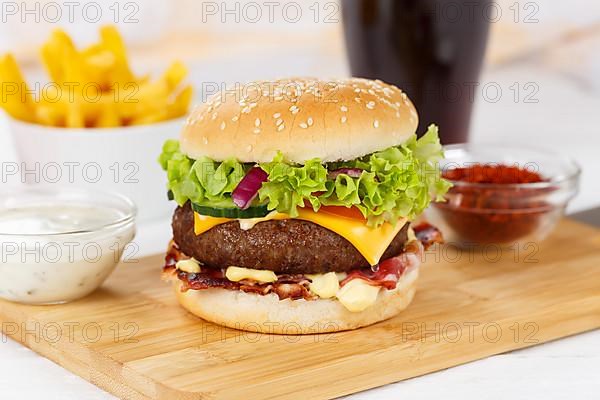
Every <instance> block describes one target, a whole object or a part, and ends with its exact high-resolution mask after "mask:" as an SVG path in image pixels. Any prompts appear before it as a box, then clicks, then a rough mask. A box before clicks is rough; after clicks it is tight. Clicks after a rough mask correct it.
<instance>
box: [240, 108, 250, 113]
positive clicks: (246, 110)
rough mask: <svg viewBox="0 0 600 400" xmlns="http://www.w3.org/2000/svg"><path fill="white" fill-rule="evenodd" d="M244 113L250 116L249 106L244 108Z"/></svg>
mask: <svg viewBox="0 0 600 400" xmlns="http://www.w3.org/2000/svg"><path fill="white" fill-rule="evenodd" d="M242 113H244V114H249V113H250V107H248V106H246V107H244V109H243V110H242Z"/></svg>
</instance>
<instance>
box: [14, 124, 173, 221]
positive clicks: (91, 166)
mask: <svg viewBox="0 0 600 400" xmlns="http://www.w3.org/2000/svg"><path fill="white" fill-rule="evenodd" d="M183 121H184V119H183V118H179V119H175V120H170V121H165V122H161V123H157V124H151V125H140V126H131V127H122V128H85V129H84V128H82V129H79V128H55V127H48V126H42V125H37V124H30V123H26V122H22V121H17V120H14V119H12V118H11V119H10V120H9V127H10V131H11V132H12V135H13V140H14V143H15V146H16V149H17V154H18V157H19V160H20V165H19V166H18V168H16V172H15V176H12V178H13V179H19V180H20V181H22V182H25V183H29V184H33V183H38V184H62V185H65V184H68V185H72V186H74V187H78V188H83V189H93V190H104V191H106V190H108V191H113V192H118V193H121V194H124V195H125V196H127V197H129V198H130V199H131V200H133V202H134V203H135V204H136V206H137V208H138V220H151V219H156V218H159V217H164V216H167V215H169V214H170V213H171V212H172V210H173V206H172V204H171V202H169V201H167V190H166V186H165V184H166V177H165V173H164V171H162V169H161V168H160V165H158V162H157V159H158V156H159V155H160V152H161V149H162V145H163V143H164V141H165V140H167V139H170V138H177V137H179V133H180V131H181V127H182V125H183ZM13 169H14V168H13Z"/></svg>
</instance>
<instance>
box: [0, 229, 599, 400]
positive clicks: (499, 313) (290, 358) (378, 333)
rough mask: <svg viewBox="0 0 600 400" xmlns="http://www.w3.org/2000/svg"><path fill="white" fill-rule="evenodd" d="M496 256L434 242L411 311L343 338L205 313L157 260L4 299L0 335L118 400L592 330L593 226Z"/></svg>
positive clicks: (359, 385)
mask: <svg viewBox="0 0 600 400" xmlns="http://www.w3.org/2000/svg"><path fill="white" fill-rule="evenodd" d="M459 257H460V259H459ZM497 257H498V255H497V254H496V252H495V251H494V250H493V249H488V254H487V255H485V256H484V255H483V254H481V252H478V251H476V252H470V253H457V252H456V251H455V250H452V249H451V248H449V247H444V248H441V249H438V250H437V251H430V252H428V253H427V255H426V259H425V262H426V264H425V265H424V266H423V268H422V271H421V279H420V285H419V291H418V292H417V295H416V297H415V300H414V302H413V304H412V305H411V307H409V308H408V310H406V311H405V312H404V313H403V314H401V315H400V316H398V317H396V318H393V319H391V320H389V321H386V322H382V323H379V324H376V325H374V326H371V327H368V328H363V329H360V330H357V331H352V332H343V333H337V334H323V335H315V336H304V337H299V336H271V335H260V334H254V333H245V332H241V331H235V330H232V329H226V328H221V327H217V326H214V325H212V324H209V323H206V322H203V321H202V320H199V319H197V318H195V317H194V316H192V315H190V314H187V313H186V312H185V311H184V310H183V309H181V308H180V307H178V305H177V304H176V302H175V301H174V298H173V295H172V293H171V291H170V288H169V286H168V285H167V284H165V283H163V282H161V280H160V279H159V274H160V269H161V266H162V256H154V257H149V258H144V259H141V260H139V262H138V263H128V264H123V265H121V267H120V268H119V269H118V270H117V272H115V274H114V275H113V276H112V277H111V278H110V279H109V281H108V282H107V283H106V284H105V285H104V287H103V288H102V289H100V290H99V291H97V292H96V293H95V294H93V295H92V296H90V297H88V298H86V299H84V300H81V301H78V302H74V303H71V304H67V305H61V306H47V307H33V306H23V305H17V304H12V303H8V302H0V320H1V321H2V329H3V330H4V332H5V333H6V334H7V335H9V336H11V337H12V338H14V339H15V340H18V341H20V342H21V343H23V344H24V345H26V346H28V347H30V348H32V349H33V350H35V351H36V352H38V353H40V354H42V355H43V356H45V357H47V358H49V359H51V360H53V361H55V362H56V363H58V364H60V365H62V366H63V367H65V368H67V369H69V370H70V371H72V372H74V373H76V374H78V375H80V376H82V377H84V378H85V379H87V380H89V381H90V382H92V383H94V384H96V385H98V386H99V387H101V388H103V389H105V390H107V391H109V392H111V393H113V394H115V395H117V396H119V397H122V398H126V399H201V398H202V399H204V398H252V399H259V398H294V399H297V398H311V399H312V398H332V397H338V396H342V395H346V394H350V393H354V392H357V391H360V390H365V389H368V388H372V387H376V386H380V385H384V384H387V383H391V382H396V381H400V380H403V379H407V378H410V377H414V376H418V375H423V374H426V373H429V372H432V371H437V370H440V369H443V368H448V367H452V366H455V365H459V364H462V363H466V362H469V361H473V360H477V359H480V358H484V357H487V356H490V355H493V354H498V353H502V352H506V351H509V350H514V349H518V348H522V347H527V346H531V345H535V344H538V343H543V342H547V341H549V340H553V339H558V338H561V337H565V336H569V335H573V334H576V333H580V332H583V331H587V330H591V329H595V328H598V327H600V231H599V230H596V229H594V228H592V227H589V226H586V225H582V224H579V223H576V222H573V221H569V220H565V221H563V222H561V224H560V226H559V227H558V229H556V231H555V232H554V234H553V235H552V237H551V238H549V239H548V240H547V241H546V242H544V243H542V244H541V245H540V246H539V249H536V246H533V247H529V248H521V249H520V250H519V252H516V251H514V250H512V251H504V252H503V254H502V255H501V257H500V258H499V259H498V260H495V259H496V258H497ZM436 258H437V260H436ZM515 258H516V259H517V262H515Z"/></svg>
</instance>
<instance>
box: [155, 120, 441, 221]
mask: <svg viewBox="0 0 600 400" xmlns="http://www.w3.org/2000/svg"><path fill="white" fill-rule="evenodd" d="M442 158H443V151H442V146H441V144H440V141H439V137H438V128H437V127H436V126H435V125H431V126H430V127H429V129H428V130H427V132H426V133H425V135H423V136H422V137H421V138H419V139H417V137H416V135H414V136H413V137H411V138H410V139H409V140H408V141H407V142H406V143H404V144H403V145H401V146H397V147H390V148H388V149H385V150H382V151H378V152H375V153H373V154H369V155H367V156H364V157H361V158H359V159H356V160H352V161H346V162H336V163H329V164H325V165H324V164H322V163H321V161H320V160H319V159H313V160H309V161H307V162H306V163H305V165H295V164H292V163H289V162H286V160H285V159H284V156H283V154H281V153H278V154H277V155H276V156H275V157H274V159H273V160H272V161H271V162H268V163H262V164H260V165H259V166H260V167H261V168H262V169H263V170H264V171H265V172H267V174H268V177H269V179H268V182H265V183H264V184H263V185H262V187H261V189H260V190H259V192H258V197H257V199H256V200H255V202H256V203H258V204H266V205H267V206H268V209H269V210H277V211H278V212H282V213H286V214H289V215H290V216H291V217H292V218H293V217H297V216H298V208H299V207H312V209H313V210H314V211H318V210H319V208H320V207H321V206H322V205H324V206H344V207H356V208H357V209H358V210H360V212H361V213H362V214H363V216H364V217H365V218H366V219H367V221H368V222H367V223H368V225H369V226H378V225H380V224H382V223H383V222H385V221H389V222H391V223H395V222H396V221H397V220H398V219H399V218H403V217H405V218H409V219H412V218H414V217H416V216H417V215H419V214H421V213H422V212H423V210H424V209H425V208H427V207H428V206H429V203H430V202H431V201H432V200H435V201H442V200H443V196H444V194H445V193H446V192H447V191H448V189H449V188H450V183H449V182H447V181H445V180H444V179H442V178H441V177H440V170H439V161H440V160H441V159H442ZM159 163H160V164H161V166H162V168H163V169H164V170H166V171H167V177H168V184H167V189H168V190H170V191H172V192H173V197H174V199H175V201H176V202H177V203H178V204H179V205H182V204H184V203H185V202H186V201H188V200H190V201H192V202H194V203H198V204H202V205H209V206H213V207H233V206H234V204H233V201H232V200H231V192H232V191H233V190H234V189H235V187H236V186H237V185H238V183H239V182H240V180H241V179H242V178H243V177H244V175H245V174H246V172H247V171H248V170H249V169H250V168H251V167H252V166H253V165H252V164H241V163H239V162H238V161H236V160H234V159H228V160H225V161H222V162H217V161H213V160H211V159H209V158H207V157H202V158H200V159H198V160H192V159H190V158H188V157H186V156H185V155H183V154H182V153H181V152H180V150H179V143H178V142H177V141H174V140H170V141H167V142H166V143H165V144H164V146H163V153H162V154H161V155H160V157H159ZM339 168H359V169H361V170H363V172H362V174H361V175H360V177H351V176H349V175H347V174H339V175H337V176H336V177H335V178H331V177H330V176H329V174H328V172H329V171H333V170H336V169H339Z"/></svg>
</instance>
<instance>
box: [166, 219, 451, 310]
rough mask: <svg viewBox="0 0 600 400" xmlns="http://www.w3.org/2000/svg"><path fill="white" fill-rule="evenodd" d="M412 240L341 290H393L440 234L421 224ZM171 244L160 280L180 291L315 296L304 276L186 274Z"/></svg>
mask: <svg viewBox="0 0 600 400" xmlns="http://www.w3.org/2000/svg"><path fill="white" fill-rule="evenodd" d="M413 229H414V231H415V236H416V237H417V239H418V240H414V241H412V242H409V243H407V244H406V246H405V248H404V251H403V252H402V253H400V254H399V255H397V256H396V257H392V258H389V259H387V260H384V261H382V262H381V263H380V264H379V265H376V266H375V267H373V268H363V269H359V270H354V271H351V272H350V273H348V275H347V277H346V278H345V279H344V280H343V281H342V282H340V286H344V285H345V284H347V283H348V282H350V281H351V280H353V279H362V280H364V281H366V282H367V283H368V284H369V285H372V286H381V287H384V288H386V289H388V290H393V289H395V288H396V285H397V284H398V280H399V279H400V277H401V276H402V275H403V274H404V273H405V272H406V271H407V270H410V269H413V268H417V267H418V266H419V264H420V262H421V258H422V256H423V252H424V251H425V250H426V249H428V248H429V247H430V246H432V245H434V244H435V243H443V238H442V234H441V232H440V231H439V230H438V229H437V228H436V227H434V226H432V225H430V224H428V223H426V222H424V223H420V224H419V225H417V226H415V227H413ZM188 258H189V257H187V256H186V255H185V254H184V253H183V252H182V251H181V250H180V249H179V247H178V246H177V243H175V242H174V241H173V240H171V242H170V243H169V248H168V250H167V255H166V257H165V267H164V268H163V279H165V280H171V279H178V280H180V281H181V282H183V284H182V286H181V290H182V291H183V292H185V291H188V290H203V289H209V288H223V289H227V290H241V291H244V292H247V293H256V294H260V295H267V294H270V293H275V294H276V295H277V296H278V297H279V299H280V300H283V299H293V300H296V299H305V300H311V299H314V298H315V296H314V295H313V294H311V293H310V289H309V284H310V280H309V279H307V278H306V277H305V276H304V275H280V276H278V277H277V281H276V282H273V283H259V282H255V281H249V280H244V281H240V282H233V281H230V280H229V279H227V278H226V277H225V272H224V270H222V269H210V268H203V269H202V271H201V272H200V273H197V274H195V273H187V272H184V271H178V270H177V269H176V267H175V264H177V261H179V260H184V259H188Z"/></svg>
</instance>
